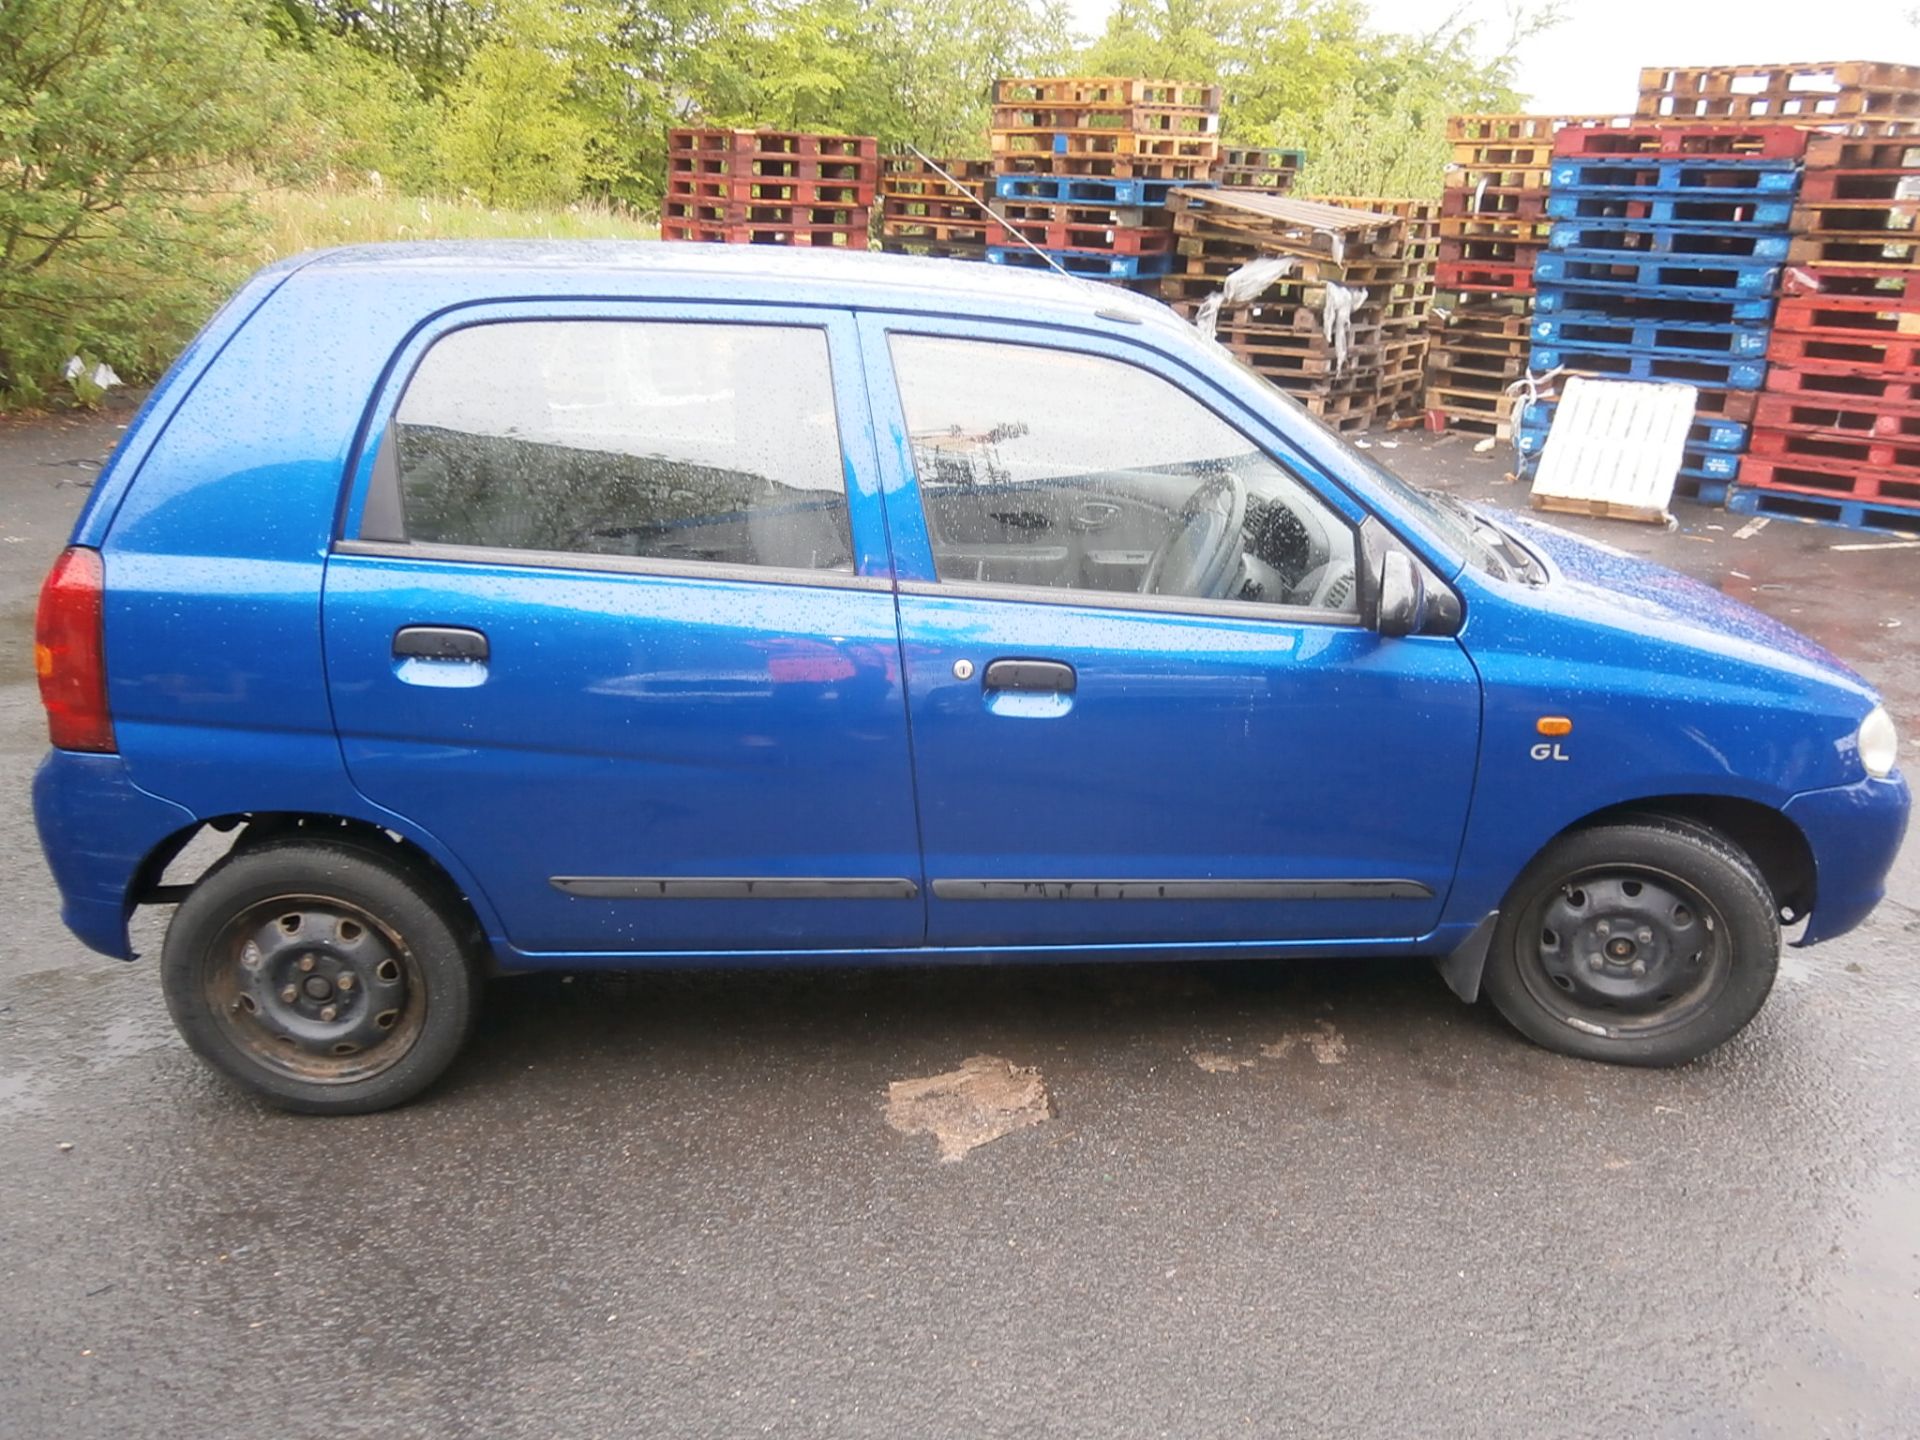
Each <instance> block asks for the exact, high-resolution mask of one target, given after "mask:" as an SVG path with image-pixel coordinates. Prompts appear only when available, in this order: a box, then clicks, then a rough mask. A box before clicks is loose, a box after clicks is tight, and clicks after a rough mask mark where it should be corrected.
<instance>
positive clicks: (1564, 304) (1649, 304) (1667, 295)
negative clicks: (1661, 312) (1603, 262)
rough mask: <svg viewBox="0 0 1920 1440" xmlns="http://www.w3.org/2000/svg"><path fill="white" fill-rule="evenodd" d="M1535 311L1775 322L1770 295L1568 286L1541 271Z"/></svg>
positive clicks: (1715, 321)
mask: <svg viewBox="0 0 1920 1440" xmlns="http://www.w3.org/2000/svg"><path fill="white" fill-rule="evenodd" d="M1533 308H1534V312H1535V313H1536V314H1540V315H1560V314H1570V313H1572V312H1574V311H1576V310H1577V311H1580V312H1582V313H1584V314H1588V315H1607V316H1623V317H1627V318H1647V319H1654V318H1658V317H1657V316H1654V315H1649V314H1648V313H1647V312H1648V311H1650V310H1654V309H1656V308H1662V309H1668V310H1683V309H1684V310H1687V311H1689V312H1698V311H1702V310H1706V311H1711V312H1712V313H1711V316H1708V315H1701V314H1698V313H1690V314H1688V315H1685V316H1680V315H1675V316H1673V317H1672V318H1673V319H1676V320H1679V319H1694V320H1706V321H1709V322H1710V323H1712V324H1717V325H1725V324H1733V323H1736V322H1741V321H1745V322H1749V323H1754V324H1760V325H1765V324H1766V323H1767V322H1768V321H1770V320H1772V319H1773V297H1772V296H1771V295H1742V294H1740V293H1739V292H1738V291H1726V290H1718V291H1715V290H1696V291H1692V292H1690V293H1687V294H1683V295H1676V294H1674V293H1672V290H1671V289H1669V288H1665V287H1661V286H1649V287H1645V288H1642V287H1640V286H1627V285H1619V286H1614V287H1612V288H1607V287H1605V286H1596V287H1593V288H1589V287H1587V286H1585V285H1580V286H1568V285H1559V284H1555V283H1553V282H1552V281H1542V280H1541V278H1540V274H1539V272H1538V271H1535V272H1534V277H1533Z"/></svg>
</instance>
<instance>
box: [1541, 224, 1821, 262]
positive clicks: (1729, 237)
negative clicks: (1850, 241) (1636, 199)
mask: <svg viewBox="0 0 1920 1440" xmlns="http://www.w3.org/2000/svg"><path fill="white" fill-rule="evenodd" d="M1790 238H1791V237H1790V236H1788V235H1787V234H1786V233H1785V232H1784V231H1782V232H1780V233H1777V234H1776V233H1774V232H1773V231H1768V230H1743V229H1741V228H1740V227H1739V226H1738V225H1655V224H1649V223H1647V222H1645V221H1640V220H1556V221H1554V222H1553V228H1552V229H1550V230H1549V231H1548V232H1547V246H1548V248H1549V249H1553V250H1598V251H1602V252H1604V253H1608V254H1622V253H1624V254H1625V255H1627V256H1628V257H1629V258H1631V259H1645V258H1649V257H1652V256H1656V255H1663V256H1669V257H1671V256H1680V257H1683V258H1684V259H1685V260H1686V261H1688V262H1689V263H1692V264H1700V265H1704V264H1706V263H1707V262H1708V261H1709V259H1711V260H1720V259H1723V258H1724V259H1728V260H1769V261H1773V262H1775V263H1778V262H1779V261H1781V260H1784V259H1786V258H1787V242H1788V240H1789V239H1790Z"/></svg>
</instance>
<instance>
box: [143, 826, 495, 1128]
mask: <svg viewBox="0 0 1920 1440" xmlns="http://www.w3.org/2000/svg"><path fill="white" fill-rule="evenodd" d="M455 913H457V912H456V911H455V909H454V906H453V905H452V904H451V903H450V902H449V901H448V900H446V899H443V898H442V897H440V896H439V895H438V894H436V893H435V890H434V888H433V887H431V886H430V885H426V884H423V883H422V882H421V881H420V880H419V879H416V878H415V877H414V876H412V875H411V874H410V873H408V872H407V871H405V870H403V869H401V868H400V867H398V866H396V865H394V864H391V863H389V862H388V861H387V860H386V859H385V858H384V857H381V856H378V855H377V854H376V853H375V852H373V851H371V850H369V849H364V848H362V847H360V846H357V845H353V844H351V843H343V842H336V841H311V840H286V841H273V842H268V843H265V844H261V845H258V846H255V847H252V848H248V849H243V850H239V851H236V852H235V853H234V854H232V855H230V856H228V857H227V858H226V859H225V860H223V861H221V862H220V863H219V864H218V865H216V866H215V867H214V868H213V869H212V870H210V871H209V872H208V873H207V874H206V876H205V877H204V878H203V879H202V880H201V881H200V883H199V884H197V885H196V886H194V888H193V889H192V891H191V892H189V894H188V895H187V898H186V899H185V900H183V901H182V902H181V903H180V907H179V908H178V909H177V910H176V911H175V912H174V916H173V923H172V924H171V925H170V926H169V927H168V929H167V939H166V945H165V947H164V949H163V950H162V952H161V959H160V973H161V983H162V986H163V988H164V989H165V992H166V998H167V1008H168V1010H170V1011H171V1012H172V1014H173V1021H174V1024H175V1025H176V1026H178V1027H179V1030H180V1033H181V1035H182V1036H183V1037H185V1039H186V1041H187V1043H188V1044H189V1045H190V1046H192V1047H193V1049H194V1051H195V1052H196V1053H197V1054H198V1055H199V1056H200V1058H201V1059H203V1060H205V1061H206V1062H207V1063H208V1064H210V1065H212V1066H213V1067H214V1068H215V1069H216V1070H219V1071H220V1072H221V1073H222V1074H224V1075H226V1076H227V1077H228V1078H229V1079H231V1080H234V1081H236V1082H237V1083H238V1084H239V1085H240V1086H241V1088H243V1089H245V1090H247V1091H249V1092H250V1093H252V1094H253V1095H256V1096H258V1097H259V1098H260V1099H262V1100H264V1101H266V1102H267V1103H268V1104H270V1105H274V1106H277V1107H279V1108H280V1109H282V1110H295V1111H301V1112H305V1113H308V1114H316V1115H355V1114H364V1113H366V1112H368V1111H372V1110H384V1109H386V1108H388V1107H389V1106H393V1105H399V1104H401V1103H403V1102H405V1101H407V1100H411V1099H412V1098H413V1097H414V1096H416V1095H418V1094H419V1093H420V1092H421V1091H422V1090H424V1089H426V1088H427V1086H429V1085H431V1084H432V1083H433V1082H434V1081H435V1080H436V1079H438V1078H439V1076H440V1075H441V1073H442V1072H443V1071H445V1070H446V1068H447V1066H448V1065H449V1064H451V1063H452V1061H453V1057H454V1056H455V1055H456V1054H458V1053H459V1050H460V1047H461V1046H462V1045H463V1044H464V1043H465V1042H466V1038H467V1035H468V1032H469V1031H470V1029H471V1028H472V1023H473V1018H474V1010H475V995H476V989H477V983H476V980H475V975H474V966H473V963H472V959H471V957H470V956H469V954H468V953H467V950H466V947H465V946H464V945H463V944H462V943H461V940H460V933H461V932H460V928H459V926H458V924H457V923H456V922H455V920H454V918H453V916H454V914H455Z"/></svg>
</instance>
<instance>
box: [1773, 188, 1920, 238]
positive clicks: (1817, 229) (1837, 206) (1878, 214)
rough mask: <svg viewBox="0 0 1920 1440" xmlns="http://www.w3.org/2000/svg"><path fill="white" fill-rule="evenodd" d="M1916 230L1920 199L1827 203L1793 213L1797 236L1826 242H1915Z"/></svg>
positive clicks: (1798, 209) (1794, 228)
mask: <svg viewBox="0 0 1920 1440" xmlns="http://www.w3.org/2000/svg"><path fill="white" fill-rule="evenodd" d="M1916 230H1920V196H1916V197H1914V198H1912V199H1907V200H1868V201H1862V202H1858V203H1851V202H1846V201H1826V202H1824V203H1819V204H1813V205H1797V206H1795V207H1794V211H1793V232H1794V234H1796V235H1818V236H1819V237H1820V238H1821V239H1823V240H1838V241H1841V242H1844V243H1850V244H1854V245H1873V244H1877V243H1880V242H1882V241H1886V240H1912V239H1913V238H1914V235H1915V232H1916Z"/></svg>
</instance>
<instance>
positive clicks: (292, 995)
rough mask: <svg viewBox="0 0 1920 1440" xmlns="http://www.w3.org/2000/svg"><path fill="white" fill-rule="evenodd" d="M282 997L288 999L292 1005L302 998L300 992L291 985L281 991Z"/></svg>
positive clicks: (288, 1002)
mask: <svg viewBox="0 0 1920 1440" xmlns="http://www.w3.org/2000/svg"><path fill="white" fill-rule="evenodd" d="M280 998H281V999H282V1000H284V1001H286V1002H287V1004H289V1005H291V1004H293V1002H294V1001H296V1000H298V999H299V998H300V992H299V991H298V990H296V989H294V988H293V986H291V985H289V986H287V988H286V989H284V990H282V991H281V992H280Z"/></svg>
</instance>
